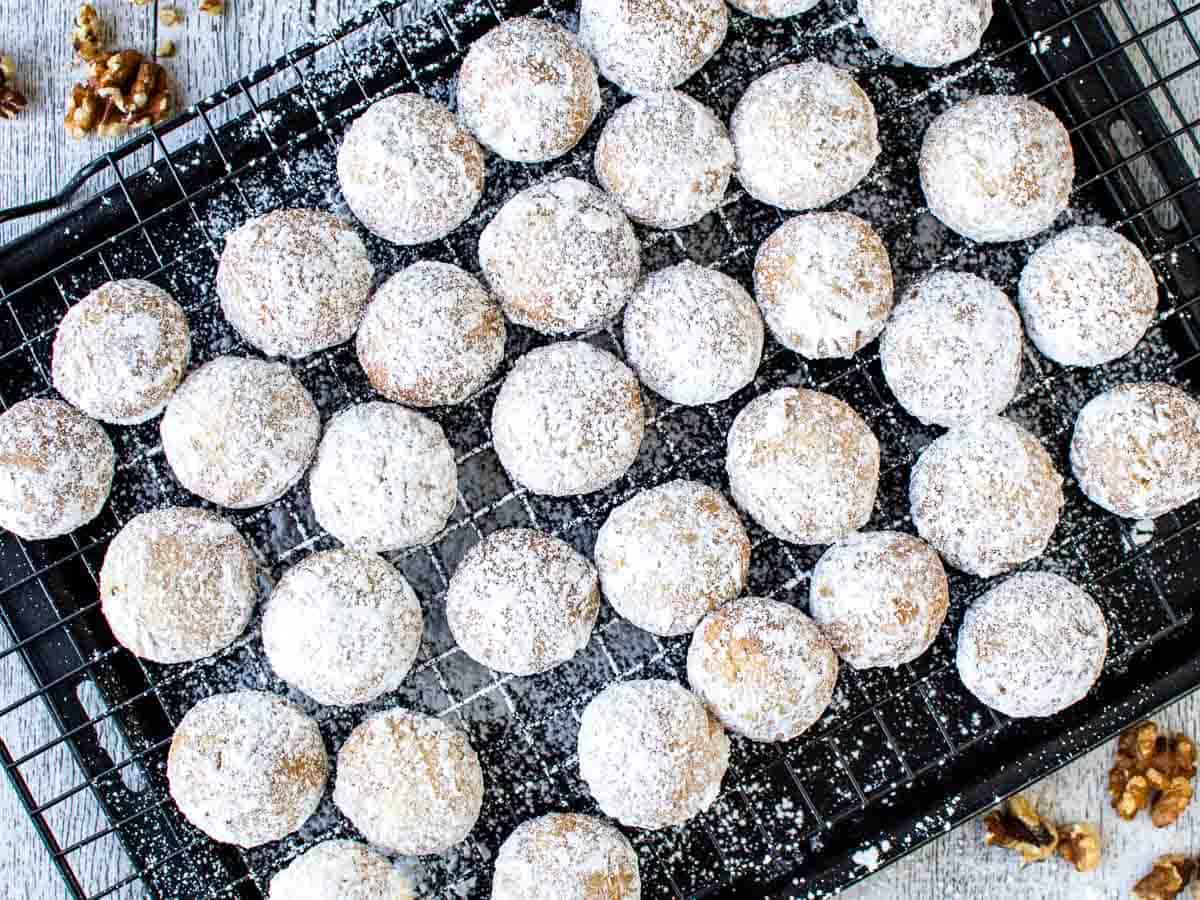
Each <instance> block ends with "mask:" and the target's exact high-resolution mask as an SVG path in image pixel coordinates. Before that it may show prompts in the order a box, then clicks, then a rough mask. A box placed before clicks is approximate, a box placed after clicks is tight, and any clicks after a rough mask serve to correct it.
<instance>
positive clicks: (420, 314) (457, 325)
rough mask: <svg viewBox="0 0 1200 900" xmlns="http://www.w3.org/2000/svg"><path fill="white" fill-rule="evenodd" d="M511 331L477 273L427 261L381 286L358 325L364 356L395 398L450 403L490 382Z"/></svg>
mask: <svg viewBox="0 0 1200 900" xmlns="http://www.w3.org/2000/svg"><path fill="white" fill-rule="evenodd" d="M506 335H507V329H506V328H505V327H504V317H503V316H502V315H501V314H500V308H499V307H498V306H497V305H496V302H495V301H494V300H492V298H491V296H490V295H489V294H488V293H487V292H486V291H485V290H484V289H483V288H482V286H481V285H480V284H479V282H478V281H477V280H476V279H475V278H474V276H471V275H468V274H467V273H466V272H464V271H463V270H462V269H460V268H458V267H457V266H452V265H449V264H448V263H442V262H433V261H431V260H423V261H421V262H418V263H416V264H414V265H411V266H409V267H408V268H407V269H404V270H403V271H401V272H397V273H396V274H395V275H393V276H392V277H391V278H389V279H388V280H387V281H385V282H384V283H383V284H382V286H380V288H379V290H378V291H376V292H375V297H374V298H373V299H372V300H371V305H370V306H368V307H367V312H366V315H365V316H363V321H362V327H361V328H360V329H359V331H358V340H357V348H358V361H359V363H360V364H361V365H362V367H363V369H364V371H366V373H367V378H368V379H370V382H371V386H372V387H373V388H375V390H377V391H379V393H381V394H383V395H384V396H385V397H387V398H388V399H389V400H395V401H396V402H397V403H407V404H408V405H410V406H421V407H427V406H448V405H451V404H454V403H461V402H463V401H464V400H466V399H467V398H468V397H470V396H471V395H472V394H474V393H475V392H476V391H478V390H479V389H480V388H481V387H483V386H484V385H485V384H486V383H487V380H488V379H489V378H491V376H492V373H493V372H495V371H496V367H497V366H499V365H500V362H501V360H503V359H504V341H505V337H506Z"/></svg>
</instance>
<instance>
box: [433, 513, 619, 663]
mask: <svg viewBox="0 0 1200 900" xmlns="http://www.w3.org/2000/svg"><path fill="white" fill-rule="evenodd" d="M599 612H600V583H599V581H598V580H597V577H596V569H595V568H594V567H593V566H592V564H591V563H590V562H588V561H587V559H585V558H584V557H582V556H580V555H579V554H578V553H576V552H575V551H574V550H573V549H572V548H571V546H570V544H567V543H565V542H564V541H560V540H559V539H558V538H556V537H552V536H550V535H548V534H543V533H542V532H540V531H534V530H532V529H530V528H504V529H501V530H500V531H496V532H493V533H492V534H490V535H488V536H487V537H486V538H484V539H483V540H482V541H480V542H479V543H478V544H476V545H475V546H474V547H472V548H471V549H470V550H469V551H467V554H466V556H464V557H463V559H462V562H460V563H459V564H458V568H457V569H456V570H455V572H454V575H453V577H452V578H451V579H450V587H449V588H448V589H447V591H446V622H447V624H449V626H450V632H451V633H452V634H453V635H454V640H455V641H457V642H458V645H459V647H461V648H462V650H463V652H464V653H466V654H467V656H469V657H471V659H473V660H475V661H476V662H478V663H481V664H483V665H485V666H487V667H488V668H489V669H495V670H496V671H498V672H511V673H513V674H515V675H533V674H536V673H538V672H546V671H548V670H550V669H553V668H554V667H555V666H557V665H559V664H561V663H564V662H566V661H567V660H568V659H570V658H571V657H573V656H574V655H575V654H576V653H578V652H579V651H580V650H582V649H583V648H584V647H585V646H587V642H588V639H589V638H591V636H592V627H593V626H594V625H595V624H596V616H597V614H598V613H599Z"/></svg>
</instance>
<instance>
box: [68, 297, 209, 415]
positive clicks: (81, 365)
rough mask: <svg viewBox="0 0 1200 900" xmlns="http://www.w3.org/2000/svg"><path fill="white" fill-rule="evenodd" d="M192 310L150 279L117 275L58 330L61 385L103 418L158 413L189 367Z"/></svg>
mask: <svg viewBox="0 0 1200 900" xmlns="http://www.w3.org/2000/svg"><path fill="white" fill-rule="evenodd" d="M191 355H192V339H191V332H190V330H189V329H188V321H187V315H186V314H185V313H184V311H183V307H181V306H180V305H179V304H178V303H176V302H175V299H174V298H173V297H172V296H171V295H170V294H168V293H167V292H166V291H164V290H163V289H162V288H160V287H158V286H156V285H153V284H151V283H150V282H148V281H139V280H137V279H132V278H131V279H127V280H124V281H110V282H108V283H107V284H103V285H101V286H100V287H98V288H96V290H94V291H92V292H91V293H90V294H88V295H87V296H86V297H84V298H83V299H82V300H80V301H79V302H78V303H76V304H75V305H74V306H72V307H71V308H70V309H69V310H67V314H66V315H65V316H63V317H62V321H60V322H59V323H58V330H57V331H56V332H55V334H54V353H53V360H52V363H51V375H52V377H53V379H54V388H55V390H57V391H58V392H59V393H60V394H62V395H63V397H65V398H66V399H67V401H68V402H70V403H71V404H72V405H74V406H75V407H77V408H78V409H80V410H82V411H83V412H85V413H86V414H87V415H89V416H91V417H92V418H93V419H99V420H100V421H102V422H111V423H112V424H114V425H135V424H137V423H139V422H145V421H147V420H149V419H153V418H154V417H155V416H157V415H158V414H159V413H160V412H162V410H163V407H165V406H166V405H167V400H169V399H170V397H171V394H172V393H173V392H174V390H175V388H176V387H178V386H179V382H180V381H182V380H183V373H184V372H185V371H187V366H188V361H189V360H190V359H191Z"/></svg>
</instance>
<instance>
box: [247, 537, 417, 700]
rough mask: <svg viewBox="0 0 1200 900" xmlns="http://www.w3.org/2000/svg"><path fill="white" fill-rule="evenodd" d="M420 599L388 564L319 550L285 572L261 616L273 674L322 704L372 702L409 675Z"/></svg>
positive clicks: (363, 555)
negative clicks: (418, 599)
mask: <svg viewBox="0 0 1200 900" xmlns="http://www.w3.org/2000/svg"><path fill="white" fill-rule="evenodd" d="M422 625H423V620H422V616H421V604H420V603H419V602H418V601H417V595H416V594H414V593H413V590H412V588H411V587H409V585H408V582H407V581H406V580H405V579H404V576H403V575H401V574H400V573H399V572H398V571H397V570H396V569H395V567H393V566H392V565H391V563H389V562H387V560H385V559H382V558H381V557H378V556H372V555H370V554H367V553H358V552H355V551H353V550H328V551H325V552H324V553H314V554H313V555H312V556H309V557H308V558H307V559H305V560H304V561H302V562H300V563H297V564H296V565H294V566H292V567H291V568H290V569H288V570H287V571H286V572H284V573H283V577H282V578H280V579H279V583H278V584H277V585H276V586H275V590H274V592H273V593H272V594H271V599H270V601H269V602H268V603H267V609H266V612H265V613H264V614H263V622H262V640H263V649H264V650H265V651H266V654H267V659H268V660H269V661H270V663H271V668H272V669H274V670H275V673H276V674H277V675H278V676H279V677H280V678H282V679H283V680H284V681H286V682H287V683H288V684H290V685H292V686H293V687H295V688H298V689H299V690H301V691H304V693H306V694H308V696H310V697H312V698H313V699H314V700H316V701H317V702H318V703H324V704H326V705H328V706H351V705H353V704H356V703H369V702H370V701H372V700H374V699H375V698H376V697H379V696H381V695H383V694H386V693H388V692H389V691H392V690H395V689H396V688H397V687H399V686H400V683H401V682H402V681H404V678H405V676H407V675H408V671H409V669H411V668H412V664H413V661H414V660H415V659H416V658H417V650H418V649H419V648H420V646H421V629H422Z"/></svg>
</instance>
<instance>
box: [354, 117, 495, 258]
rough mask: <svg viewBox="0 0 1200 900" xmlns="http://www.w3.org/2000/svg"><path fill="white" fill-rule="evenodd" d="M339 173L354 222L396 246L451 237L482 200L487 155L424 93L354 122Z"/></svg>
mask: <svg viewBox="0 0 1200 900" xmlns="http://www.w3.org/2000/svg"><path fill="white" fill-rule="evenodd" d="M337 171H338V180H339V181H340V182H341V185H342V194H343V195H344V196H345V198H346V203H348V204H349V205H350V209H351V210H353V211H354V215H356V216H357V217H358V219H359V221H361V222H362V223H363V224H364V225H365V226H367V228H369V229H370V230H371V231H373V232H375V233H376V234H377V235H379V236H380V237H382V238H385V239H387V240H389V241H391V242H392V243H394V244H423V243H426V242H427V241H435V240H437V239H438V238H442V237H445V236H446V235H448V234H449V233H450V232H452V231H453V230H454V229H455V228H457V227H458V226H459V225H461V224H462V223H463V222H465V221H466V220H467V218H468V217H469V216H470V215H471V212H472V211H473V210H474V209H475V205H476V204H477V203H478V202H479V198H480V196H481V195H482V194H483V182H484V165H483V151H482V150H481V149H480V148H479V145H478V144H477V143H475V139H474V138H473V137H471V135H470V134H469V133H468V132H467V131H466V130H465V129H464V128H462V126H460V125H459V124H458V120H457V119H455V118H454V114H453V113H451V112H450V110H448V109H446V107H444V106H442V105H441V104H440V103H437V102H435V101H433V100H429V99H426V98H425V97H421V96H419V95H417V94H397V95H395V96H393V97H387V98H386V99H383V100H379V101H376V102H375V103H373V104H371V106H370V108H368V109H367V111H366V112H364V113H363V114H362V115H361V116H359V117H358V118H357V119H355V120H354V122H353V123H352V124H351V125H350V128H349V130H348V131H347V132H346V138H345V140H344V141H342V146H341V149H340V150H339V151H338V159H337Z"/></svg>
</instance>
